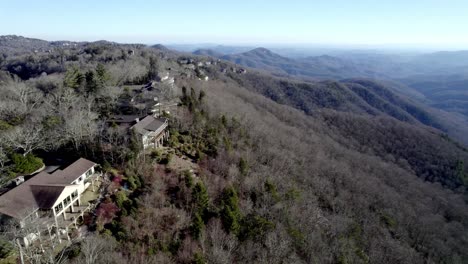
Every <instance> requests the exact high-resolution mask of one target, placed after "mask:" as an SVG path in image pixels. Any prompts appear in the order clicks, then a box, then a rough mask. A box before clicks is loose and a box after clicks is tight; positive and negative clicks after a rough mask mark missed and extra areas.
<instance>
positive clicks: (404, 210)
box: [0, 38, 468, 263]
mask: <svg viewBox="0 0 468 264" xmlns="http://www.w3.org/2000/svg"><path fill="white" fill-rule="evenodd" d="M8 41H10V42H11V41H16V42H18V41H19V42H20V43H21V38H19V39H18V38H14V39H10V40H3V42H1V43H3V44H2V47H3V49H0V51H1V53H2V54H1V56H0V57H1V58H2V59H1V60H0V68H1V70H2V71H1V74H0V94H1V95H2V96H1V97H0V139H1V140H0V166H1V175H2V178H1V179H2V181H3V182H4V183H6V182H8V181H9V180H10V179H12V178H14V177H15V176H16V175H21V174H27V173H31V172H33V171H34V170H36V169H37V168H38V167H41V166H42V164H43V163H46V164H47V163H50V162H51V161H53V160H54V159H55V158H57V157H61V158H65V159H69V160H73V159H74V158H76V157H79V156H82V157H86V158H89V159H91V160H94V161H96V162H99V163H100V164H101V165H102V167H103V169H104V170H105V171H106V172H108V174H109V175H111V178H112V186H111V187H110V188H109V189H110V190H117V191H116V192H112V195H109V196H108V197H107V198H106V199H104V200H103V201H102V202H101V204H100V205H99V207H98V209H97V211H96V213H95V215H94V217H90V218H89V221H88V222H87V223H86V224H87V225H88V226H89V229H90V230H92V233H90V234H88V235H87V236H85V237H83V238H81V239H76V240H74V243H73V244H71V245H69V246H68V247H67V248H65V249H63V251H62V252H60V253H59V254H58V255H57V256H55V253H56V252H53V253H54V254H52V253H51V254H52V255H54V257H52V258H51V257H50V255H47V254H43V255H44V258H42V259H38V260H36V259H34V261H36V262H35V263H468V252H467V251H466V248H467V247H468V235H467V234H468V232H467V231H468V206H467V192H466V191H467V190H466V188H467V186H468V175H467V174H466V173H465V170H466V169H467V167H466V166H467V162H468V152H467V150H466V149H465V148H464V147H463V144H461V143H458V142H457V140H455V139H453V138H452V137H450V136H449V135H447V133H446V132H447V131H443V129H446V128H447V127H446V126H444V125H443V124H442V125H440V123H439V122H440V119H437V118H434V117H433V115H431V112H426V110H425V109H424V108H418V107H417V105H415V104H412V103H411V102H410V101H407V100H406V99H404V98H403V97H401V96H400V95H398V94H397V92H396V91H390V90H387V89H384V88H382V87H381V86H379V84H378V83H375V82H371V81H369V80H366V81H363V80H348V81H346V82H335V81H321V82H304V81H300V80H290V79H284V78H278V77H274V76H272V75H269V74H268V73H260V72H255V71H253V70H250V69H249V70H248V71H249V72H248V73H247V74H242V73H238V72H236V71H232V68H235V67H237V66H236V65H234V64H231V63H228V62H223V61H219V62H218V63H216V64H211V65H210V66H203V67H202V66H196V67H195V69H192V68H189V67H186V66H184V65H182V64H181V63H179V62H178V61H180V59H181V58H184V59H186V58H187V54H178V53H176V52H172V51H168V50H165V49H163V48H162V47H157V48H150V47H144V46H142V45H119V44H115V43H108V42H98V43H71V44H70V45H64V43H62V42H60V43H44V42H41V41H37V42H35V41H34V40H31V41H29V42H28V44H27V45H26V44H24V45H19V44H10V45H7V43H9V42H8ZM34 43H37V47H35V46H34ZM75 44H76V45H75ZM15 45H16V46H17V47H18V48H17V49H14V48H12V47H11V46H15ZM189 57H190V56H189ZM191 58H193V59H194V60H196V61H207V60H210V61H216V60H215V59H212V58H209V57H205V56H198V57H197V56H193V57H191ZM161 71H168V72H169V73H170V75H171V76H173V77H175V80H176V86H175V87H174V90H173V91H171V92H167V87H159V88H158V89H157V90H158V91H149V92H138V91H139V88H140V87H142V86H144V85H146V83H147V82H149V81H151V80H153V79H154V78H155V76H156V75H157V74H158V72H161ZM201 73H203V74H206V75H207V76H209V77H210V79H209V81H202V80H200V79H199V76H200V74H201ZM155 94H158V96H160V97H161V98H163V99H164V100H167V101H171V100H175V101H177V102H178V106H177V107H176V108H174V109H171V111H169V112H168V113H166V115H167V117H168V118H169V120H170V133H171V138H170V140H169V141H168V142H167V150H168V151H165V152H162V151H153V152H150V153H146V154H141V152H140V149H139V147H138V145H137V144H136V143H135V141H134V139H133V138H132V136H131V135H129V134H128V133H126V131H122V130H120V129H119V128H118V127H116V126H113V125H112V124H109V122H106V121H107V120H109V119H110V118H111V117H112V116H113V115H116V114H141V113H146V112H148V110H149V109H150V108H149V107H150V105H146V104H145V103H142V104H131V103H129V102H130V101H131V99H135V100H139V101H141V102H147V100H148V99H149V100H150V101H151V99H152V98H153V97H154V96H155ZM181 157H185V158H186V159H188V160H191V161H193V162H194V164H196V166H197V169H196V172H195V173H194V172H191V171H189V170H187V171H182V172H177V171H176V170H173V169H171V167H170V166H169V165H170V164H171V161H173V160H174V159H178V158H181ZM122 186H126V187H127V188H123V187H122ZM3 234H4V238H3V239H2V242H1V247H2V248H1V250H0V253H1V254H2V257H8V256H9V255H11V254H14V251H15V248H14V245H11V244H10V243H9V242H8V233H7V232H5V233H3ZM30 261H31V262H34V261H33V259H30Z"/></svg>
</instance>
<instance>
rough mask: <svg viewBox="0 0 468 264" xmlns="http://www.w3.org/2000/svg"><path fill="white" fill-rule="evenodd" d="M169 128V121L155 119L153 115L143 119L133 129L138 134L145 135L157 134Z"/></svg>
mask: <svg viewBox="0 0 468 264" xmlns="http://www.w3.org/2000/svg"><path fill="white" fill-rule="evenodd" d="M165 126H167V119H165V118H155V117H153V116H151V115H149V116H147V117H145V118H143V119H142V120H141V121H140V122H138V123H136V124H135V125H134V126H133V127H132V129H134V130H135V131H136V132H138V133H140V134H142V135H145V134H147V133H148V132H155V131H158V130H159V129H161V128H164V127H165Z"/></svg>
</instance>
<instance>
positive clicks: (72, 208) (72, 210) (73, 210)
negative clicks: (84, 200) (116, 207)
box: [70, 203, 75, 213]
mask: <svg viewBox="0 0 468 264" xmlns="http://www.w3.org/2000/svg"><path fill="white" fill-rule="evenodd" d="M74 212H75V208H74V207H73V203H71V206H70V213H74Z"/></svg>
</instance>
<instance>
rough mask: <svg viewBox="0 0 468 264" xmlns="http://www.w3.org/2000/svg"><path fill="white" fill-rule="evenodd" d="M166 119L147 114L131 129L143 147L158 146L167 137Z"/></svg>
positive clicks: (161, 144) (160, 145)
mask: <svg viewBox="0 0 468 264" xmlns="http://www.w3.org/2000/svg"><path fill="white" fill-rule="evenodd" d="M167 127H168V120H167V119H166V118H156V117H154V116H152V115H148V116H147V117H145V118H143V119H142V120H141V121H139V122H137V123H136V124H135V125H133V126H132V127H131V129H132V130H133V131H134V132H135V133H136V134H137V135H138V136H139V138H140V140H141V144H142V146H143V149H148V148H160V147H162V146H163V143H164V142H165V141H166V140H167V139H168V138H169V131H168V130H167Z"/></svg>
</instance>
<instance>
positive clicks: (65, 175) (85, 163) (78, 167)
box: [51, 158, 96, 184]
mask: <svg viewBox="0 0 468 264" xmlns="http://www.w3.org/2000/svg"><path fill="white" fill-rule="evenodd" d="M94 166H96V163H94V162H92V161H89V160H87V159H83V158H80V159H79V160H77V161H75V162H73V163H72V164H71V165H70V166H68V167H66V168H65V169H64V170H63V171H62V170H58V171H56V172H54V173H52V179H53V182H51V183H55V184H70V183H71V182H73V181H74V180H76V179H77V178H78V177H79V176H81V175H82V174H84V173H85V172H87V171H88V170H89V169H91V168H92V167H94Z"/></svg>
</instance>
